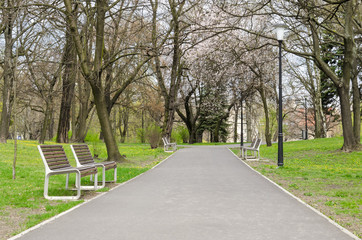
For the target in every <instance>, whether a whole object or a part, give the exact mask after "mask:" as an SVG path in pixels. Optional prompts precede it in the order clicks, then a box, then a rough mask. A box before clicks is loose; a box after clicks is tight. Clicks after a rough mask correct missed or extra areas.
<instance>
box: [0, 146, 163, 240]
mask: <svg viewBox="0 0 362 240" xmlns="http://www.w3.org/2000/svg"><path fill="white" fill-rule="evenodd" d="M46 144H54V143H53V142H47V143H46ZM89 148H90V150H91V151H92V152H93V153H95V154H97V155H98V156H99V158H100V160H103V159H106V158H107V154H106V147H105V145H104V144H103V143H89ZM64 149H65V151H66V153H67V156H68V158H69V161H70V162H71V164H72V165H73V166H75V161H74V157H73V154H72V152H71V150H70V147H69V145H68V144H64ZM119 149H120V152H121V154H122V155H126V159H127V160H126V162H125V163H121V164H118V171H117V179H118V181H117V184H119V183H121V182H124V181H127V180H129V179H131V178H133V177H135V176H137V175H139V174H141V173H143V172H145V171H147V170H149V169H150V168H151V167H153V166H154V165H155V164H157V163H158V162H160V161H161V160H163V159H165V158H166V157H167V156H169V155H170V154H169V153H164V152H163V149H162V148H158V149H151V148H150V146H149V145H148V144H120V145H119ZM0 152H1V158H0V182H1V184H0V239H6V238H8V237H10V236H11V235H14V234H16V233H19V232H21V231H23V230H25V229H27V228H30V227H32V226H34V225H36V224H38V223H40V222H41V221H44V220H46V219H48V218H50V217H52V216H54V215H56V214H58V213H61V212H63V211H65V210H67V209H69V208H71V207H73V206H75V205H77V204H80V203H81V202H83V201H84V199H89V198H92V197H94V196H95V195H98V194H99V193H95V192H94V191H82V196H81V198H80V199H81V200H79V201H70V202H65V201H48V200H46V199H45V198H44V197H43V188H44V175H45V174H44V173H45V171H44V165H43V162H42V160H41V157H40V154H39V152H38V149H37V142H35V141H19V142H18V157H17V164H16V166H17V169H16V176H17V177H16V180H13V179H12V163H13V159H14V144H13V142H12V141H9V142H8V143H7V144H0ZM107 172H108V173H107V179H112V174H113V172H112V171H107ZM73 175H74V174H71V178H70V184H74V179H75V176H73ZM99 175H101V174H99ZM99 179H101V176H99ZM87 183H88V184H91V182H90V180H89V177H85V178H82V184H87ZM117 184H111V183H109V184H106V188H105V189H101V190H99V192H104V191H108V190H109V189H110V188H112V187H114V186H116V185H117ZM66 194H67V195H75V191H66V190H65V175H57V176H52V177H50V184H49V195H66Z"/></svg>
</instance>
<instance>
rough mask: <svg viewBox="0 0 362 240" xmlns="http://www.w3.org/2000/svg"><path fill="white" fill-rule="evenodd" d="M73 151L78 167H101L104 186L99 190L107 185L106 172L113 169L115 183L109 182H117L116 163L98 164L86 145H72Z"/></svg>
mask: <svg viewBox="0 0 362 240" xmlns="http://www.w3.org/2000/svg"><path fill="white" fill-rule="evenodd" d="M70 148H71V149H72V152H73V155H74V158H75V161H76V163H77V167H86V166H93V167H101V168H102V185H101V186H99V188H104V187H105V185H106V171H107V170H112V169H113V171H114V172H113V181H109V182H116V181H117V163H116V162H115V161H108V162H100V163H96V162H95V161H94V158H93V156H92V153H91V152H90V150H89V147H88V145H86V144H77V145H70Z"/></svg>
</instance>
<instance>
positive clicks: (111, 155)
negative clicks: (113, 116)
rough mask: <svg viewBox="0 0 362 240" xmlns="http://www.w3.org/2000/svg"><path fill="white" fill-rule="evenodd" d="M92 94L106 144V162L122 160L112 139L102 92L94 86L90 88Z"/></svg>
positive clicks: (114, 140)
mask: <svg viewBox="0 0 362 240" xmlns="http://www.w3.org/2000/svg"><path fill="white" fill-rule="evenodd" d="M92 92H93V95H94V103H95V106H96V109H97V115H98V119H99V123H100V125H101V129H102V133H103V136H104V141H105V142H106V147H107V153H108V160H109V161H120V160H124V158H123V157H122V156H121V154H120V153H119V150H118V146H117V143H116V139H115V138H114V135H113V131H112V127H111V122H110V120H109V115H108V111H107V103H106V101H105V98H104V95H103V92H102V91H101V90H100V89H99V88H98V87H95V86H92Z"/></svg>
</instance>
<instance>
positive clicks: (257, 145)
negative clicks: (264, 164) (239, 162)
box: [241, 138, 261, 160]
mask: <svg viewBox="0 0 362 240" xmlns="http://www.w3.org/2000/svg"><path fill="white" fill-rule="evenodd" d="M260 145H261V139H260V138H258V139H257V140H256V142H255V145H254V147H244V148H242V149H241V153H242V154H241V155H242V158H243V159H245V160H247V159H254V160H259V158H260V152H259V148H260ZM248 151H250V152H252V153H253V156H252V157H248Z"/></svg>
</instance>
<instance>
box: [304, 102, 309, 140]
mask: <svg viewBox="0 0 362 240" xmlns="http://www.w3.org/2000/svg"><path fill="white" fill-rule="evenodd" d="M304 115H305V139H304V140H308V107H307V98H306V97H305V98H304Z"/></svg>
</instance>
